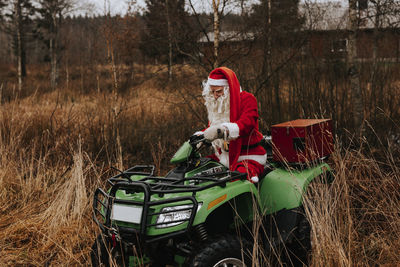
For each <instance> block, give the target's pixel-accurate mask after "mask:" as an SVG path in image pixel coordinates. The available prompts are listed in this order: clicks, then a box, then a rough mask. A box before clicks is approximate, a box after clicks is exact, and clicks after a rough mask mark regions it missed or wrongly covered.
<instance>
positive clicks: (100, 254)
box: [90, 235, 110, 267]
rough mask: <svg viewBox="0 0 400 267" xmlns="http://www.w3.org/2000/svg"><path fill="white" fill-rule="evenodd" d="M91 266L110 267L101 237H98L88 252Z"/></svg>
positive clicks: (105, 247) (108, 257) (108, 256)
mask: <svg viewBox="0 0 400 267" xmlns="http://www.w3.org/2000/svg"><path fill="white" fill-rule="evenodd" d="M90 258H91V260H92V266H93V267H98V266H106V267H108V266H110V255H109V253H108V250H107V246H106V245H105V240H104V238H103V237H102V236H101V235H98V236H97V238H96V240H95V241H94V243H93V246H92V251H91V252H90Z"/></svg>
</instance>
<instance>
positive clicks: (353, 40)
mask: <svg viewBox="0 0 400 267" xmlns="http://www.w3.org/2000/svg"><path fill="white" fill-rule="evenodd" d="M348 28H349V43H348V44H349V47H348V52H347V64H348V77H349V81H350V90H351V97H352V102H353V103H352V104H353V118H354V127H355V129H356V131H357V132H358V133H359V134H362V124H363V121H364V105H363V99H362V94H361V85H360V74H359V68H358V64H357V62H356V57H357V32H358V18H357V0H349V27H348Z"/></svg>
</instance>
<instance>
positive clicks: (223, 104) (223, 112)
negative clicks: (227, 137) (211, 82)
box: [205, 91, 230, 168]
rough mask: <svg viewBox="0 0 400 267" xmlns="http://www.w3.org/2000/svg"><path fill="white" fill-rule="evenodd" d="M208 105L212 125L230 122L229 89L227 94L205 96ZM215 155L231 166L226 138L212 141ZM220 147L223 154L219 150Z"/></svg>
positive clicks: (224, 163) (227, 165)
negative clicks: (226, 148) (225, 146)
mask: <svg viewBox="0 0 400 267" xmlns="http://www.w3.org/2000/svg"><path fill="white" fill-rule="evenodd" d="M205 100H206V103H205V105H206V107H207V112H208V120H209V121H210V126H214V125H219V124H221V123H224V122H230V117H229V115H230V113H229V91H228V93H227V94H225V95H223V96H220V97H219V98H217V99H215V98H214V96H209V97H205ZM212 146H213V148H214V152H215V155H216V156H217V157H218V158H219V160H220V162H221V163H222V164H223V165H225V166H226V167H228V168H229V154H228V151H225V149H224V140H223V139H215V140H214V141H212ZM219 149H220V151H221V154H220V153H219V152H218V151H219Z"/></svg>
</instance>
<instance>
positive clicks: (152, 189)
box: [93, 166, 246, 243]
mask: <svg viewBox="0 0 400 267" xmlns="http://www.w3.org/2000/svg"><path fill="white" fill-rule="evenodd" d="M143 167H146V168H147V167H149V166H135V167H133V168H130V169H128V170H126V171H125V172H122V173H120V174H118V175H116V176H114V177H112V178H110V179H109V180H108V183H109V184H110V185H111V189H110V190H109V191H108V193H107V192H105V191H104V190H102V189H101V188H98V189H97V190H96V191H95V194H94V200H93V219H94V221H95V222H96V223H97V224H98V225H99V227H100V229H101V230H102V231H103V233H106V234H107V235H109V236H111V235H113V234H115V235H117V236H119V234H121V232H123V233H124V234H128V235H130V236H133V237H136V238H138V237H140V239H141V240H143V241H145V242H146V243H150V242H154V241H157V240H160V239H165V238H169V237H171V236H175V235H180V234H183V233H185V232H187V231H189V230H190V229H191V227H192V225H193V221H194V218H195V216H196V211H197V208H198V206H199V203H198V201H197V200H196V197H195V196H196V193H197V192H199V191H202V190H206V189H209V188H212V187H215V186H221V187H225V186H226V183H227V182H231V181H234V180H238V179H243V178H245V177H246V174H243V173H239V172H230V171H224V172H220V173H214V174H212V175H207V176H194V177H189V178H167V177H155V176H151V175H152V173H153V171H151V173H148V174H150V175H149V176H146V177H144V178H142V179H140V180H138V181H131V180H130V177H131V176H132V175H138V174H139V175H143V172H142V171H137V170H138V169H140V168H143ZM153 170H154V169H153ZM120 190H124V191H125V193H127V194H131V195H134V194H143V198H141V200H140V201H137V200H126V199H119V198H117V197H116V194H117V191H120ZM174 193H191V194H189V195H186V196H185V195H183V196H179V197H171V198H164V199H162V200H152V196H155V195H158V197H159V198H160V197H163V196H165V195H168V194H174ZM159 198H157V199H159ZM153 199H154V198H153ZM178 202H179V203H185V204H183V205H185V207H183V208H182V209H179V210H175V211H186V210H190V216H189V218H183V219H179V220H173V221H168V222H154V220H153V222H152V221H151V218H154V216H160V215H162V214H167V213H170V212H171V211H169V210H160V211H157V212H156V211H155V208H154V207H155V206H157V205H164V204H170V203H171V204H172V203H175V204H177V203H178ZM113 204H123V205H128V206H129V205H131V206H135V207H138V208H140V209H141V216H140V218H141V219H140V223H138V224H137V227H136V228H132V227H122V226H117V225H116V224H115V223H114V222H113V220H112V219H111V217H112V207H113ZM179 205H180V204H179ZM173 206H174V205H171V207H173ZM175 206H177V205H175ZM99 219H100V220H99ZM184 222H187V223H188V224H187V227H186V229H183V230H180V231H174V232H173V233H170V234H165V235H162V236H157V237H153V238H152V237H150V236H147V234H146V233H147V230H148V229H149V228H150V227H157V226H160V225H165V224H174V223H179V224H181V223H184Z"/></svg>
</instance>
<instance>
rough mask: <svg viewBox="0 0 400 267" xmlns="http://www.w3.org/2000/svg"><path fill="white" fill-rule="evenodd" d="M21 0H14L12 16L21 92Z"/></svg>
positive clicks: (22, 68) (23, 71)
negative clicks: (14, 23)
mask: <svg viewBox="0 0 400 267" xmlns="http://www.w3.org/2000/svg"><path fill="white" fill-rule="evenodd" d="M21 4H22V3H21V0H16V1H15V2H14V12H15V13H14V14H15V16H16V17H15V21H16V24H17V25H16V33H17V44H16V48H17V65H18V67H17V70H18V90H19V91H21V90H22V77H24V74H25V73H26V71H25V70H24V68H25V66H24V60H23V59H22V57H23V54H24V53H23V51H22V50H23V44H22V42H23V38H22V34H23V33H22V10H21Z"/></svg>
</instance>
